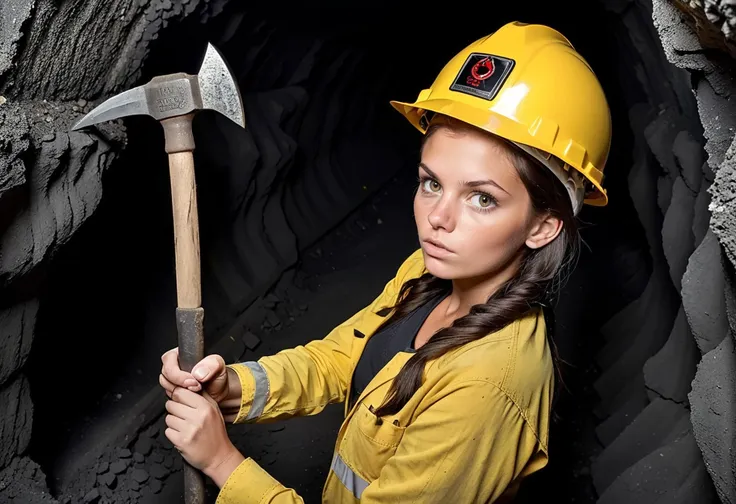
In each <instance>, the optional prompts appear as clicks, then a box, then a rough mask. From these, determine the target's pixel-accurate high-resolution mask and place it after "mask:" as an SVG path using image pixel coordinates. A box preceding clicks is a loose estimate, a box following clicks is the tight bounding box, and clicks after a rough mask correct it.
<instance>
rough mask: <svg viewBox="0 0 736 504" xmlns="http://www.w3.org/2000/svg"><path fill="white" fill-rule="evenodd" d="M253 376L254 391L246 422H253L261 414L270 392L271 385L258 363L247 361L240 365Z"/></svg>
mask: <svg viewBox="0 0 736 504" xmlns="http://www.w3.org/2000/svg"><path fill="white" fill-rule="evenodd" d="M242 364H243V365H244V366H246V367H247V368H248V369H250V372H251V373H252V374H253V378H254V379H255V381H256V390H255V392H254V393H253V402H252V403H251V405H250V411H249V412H248V416H246V417H245V419H246V420H253V419H254V418H258V417H259V416H261V415H262V414H263V408H265V407H266V401H268V394H269V392H270V387H271V385H270V384H269V383H268V375H267V374H266V370H265V369H263V366H261V365H260V364H259V363H257V362H255V361H248V362H243V363H242Z"/></svg>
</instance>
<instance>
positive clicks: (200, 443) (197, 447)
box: [165, 387, 244, 488]
mask: <svg viewBox="0 0 736 504" xmlns="http://www.w3.org/2000/svg"><path fill="white" fill-rule="evenodd" d="M170 397H171V398H170V400H168V401H166V411H168V413H169V414H168V415H166V425H167V428H166V431H165V435H166V437H167V438H168V440H169V441H171V443H172V444H173V445H174V447H175V448H176V449H177V450H178V451H179V453H181V455H182V457H184V459H185V460H186V461H187V462H188V463H189V464H190V465H191V466H193V467H195V468H196V469H199V470H200V471H202V472H203V473H204V474H205V475H206V476H208V477H209V478H211V479H212V481H213V482H214V483H215V484H216V485H217V486H218V487H220V488H222V485H224V484H225V481H227V478H228V477H229V476H230V474H231V473H232V472H233V471H234V470H235V468H236V467H238V465H239V464H240V463H241V462H242V461H243V460H244V457H243V455H242V454H241V453H240V452H239V451H238V449H237V448H235V446H234V445H233V444H232V442H231V441H230V438H229V437H228V435H227V430H226V428H225V421H224V419H223V416H222V413H221V412H220V408H219V406H218V404H217V402H216V401H215V400H214V399H213V398H212V397H210V396H209V394H207V393H206V392H204V393H202V394H199V393H197V392H193V391H191V390H188V389H186V388H183V387H175V388H174V389H173V391H172V392H171V395H170Z"/></svg>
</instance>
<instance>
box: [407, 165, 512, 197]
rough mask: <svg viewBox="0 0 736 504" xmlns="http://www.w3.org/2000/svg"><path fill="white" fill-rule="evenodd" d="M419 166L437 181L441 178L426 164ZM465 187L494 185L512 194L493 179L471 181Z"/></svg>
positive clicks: (465, 183)
mask: <svg viewBox="0 0 736 504" xmlns="http://www.w3.org/2000/svg"><path fill="white" fill-rule="evenodd" d="M419 166H420V167H422V168H423V169H424V171H426V172H427V173H429V176H430V177H432V178H436V179H437V180H439V177H438V176H437V175H436V174H435V173H434V172H433V171H432V170H430V169H429V167H428V166H427V165H426V164H424V163H419ZM463 185H464V186H466V187H479V186H484V185H492V186H494V187H497V188H499V189H500V190H502V191H503V192H505V193H506V194H508V195H509V196H511V194H509V192H508V191H507V190H506V189H504V188H503V187H501V186H500V185H498V184H497V183H496V182H494V181H493V180H491V179H488V180H471V181H469V182H463Z"/></svg>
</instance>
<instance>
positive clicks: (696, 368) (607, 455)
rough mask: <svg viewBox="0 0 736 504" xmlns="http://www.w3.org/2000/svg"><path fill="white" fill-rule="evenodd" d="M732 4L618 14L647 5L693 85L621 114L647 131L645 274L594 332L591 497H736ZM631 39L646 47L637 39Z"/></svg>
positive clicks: (638, 190)
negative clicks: (597, 338) (637, 290)
mask: <svg viewBox="0 0 736 504" xmlns="http://www.w3.org/2000/svg"><path fill="white" fill-rule="evenodd" d="M731 3H732V2H709V1H705V2H704V3H703V2H700V1H691V2H689V3H688V2H680V1H674V2H670V1H667V0H654V2H653V4H652V5H651V6H648V5H647V3H646V2H628V3H627V4H626V5H627V7H626V8H622V7H621V5H620V4H617V7H616V8H615V9H616V10H617V11H618V12H619V13H621V14H622V15H623V17H624V23H625V24H626V25H627V26H629V27H631V26H636V25H641V20H640V19H638V18H639V17H640V16H641V15H642V14H644V12H646V11H648V10H649V9H650V8H651V16H652V21H653V26H654V27H655V29H656V34H657V35H658V36H659V38H660V39H661V44H662V49H663V53H664V55H665V56H666V58H667V61H669V62H670V63H671V64H673V66H672V67H671V68H672V69H671V70H669V72H668V73H669V75H670V81H669V82H671V83H678V82H679V83H680V84H679V85H677V84H676V85H675V87H676V88H680V87H681V86H686V87H688V88H692V95H691V96H687V94H686V93H682V92H676V93H670V94H665V93H662V94H654V93H649V94H648V96H647V100H648V101H649V102H650V103H649V105H650V106H652V108H654V111H652V112H648V111H647V107H646V106H643V105H641V104H639V105H636V106H632V109H631V110H632V113H631V115H630V117H631V123H632V129H633V131H634V132H635V134H636V132H637V131H643V136H644V140H642V141H637V140H635V145H637V147H636V148H635V151H634V169H633V170H632V172H631V174H630V176H629V186H630V194H631V196H632V199H633V202H634V206H635V207H636V209H637V212H638V214H639V218H640V220H641V222H642V224H643V225H644V227H645V229H646V230H647V237H648V239H649V245H650V252H651V254H652V260H653V261H654V270H653V273H652V276H651V278H650V284H649V286H648V288H647V289H646V290H645V292H644V293H643V294H642V296H641V297H640V298H639V300H637V301H635V302H634V303H632V304H631V305H630V306H628V307H627V308H626V309H625V310H623V311H622V312H620V313H619V314H618V315H616V316H614V317H613V318H612V319H611V320H609V321H608V323H607V324H606V326H604V328H603V331H602V334H603V337H604V338H605V340H606V341H607V344H606V345H604V346H603V347H602V349H601V351H600V353H599V354H598V359H597V360H598V364H599V366H600V367H601V368H602V374H601V377H600V378H599V380H598V382H596V388H597V390H598V392H599V394H600V396H601V404H600V405H599V407H598V409H597V412H598V414H599V415H600V417H601V420H602V422H601V424H600V426H599V427H598V429H597V430H596V432H597V435H598V437H599V441H600V442H601V443H602V444H603V445H604V450H603V452H602V453H601V456H600V457H599V458H598V459H597V460H595V462H594V463H593V465H592V475H593V481H594V483H595V485H596V490H597V491H598V493H599V495H600V500H599V502H601V503H618V502H642V503H644V502H695V501H697V502H713V501H714V500H715V499H716V495H717V497H718V498H720V500H721V502H724V503H733V502H736V497H735V496H736V484H735V483H734V482H735V481H736V478H734V468H735V467H736V465H735V463H734V459H733V455H732V449H731V447H732V446H733V444H734V439H735V438H734V435H735V432H736V431H735V430H734V429H733V428H732V427H733V423H734V419H733V418H732V417H733V414H732V413H733V411H734V393H733V390H732V389H733V386H732V385H733V381H734V378H733V376H734V374H735V372H734V370H733V353H732V352H731V351H730V350H729V349H732V348H733V337H731V336H730V335H729V331H730V328H729V320H728V311H727V300H728V299H730V298H733V293H732V292H730V291H729V289H730V283H729V282H728V281H727V278H726V275H727V274H728V273H727V272H728V271H731V270H732V268H733V266H734V264H736V261H734V259H735V258H736V254H734V251H735V250H736V246H735V242H734V240H735V239H736V229H734V227H733V226H734V222H736V218H734V216H735V215H736V208H734V206H733V205H734V203H733V202H734V194H736V185H734V167H735V166H736V165H734V164H733V152H732V151H733V149H734V147H733V143H732V142H733V139H734V127H736V107H734V101H733V100H732V99H731V93H732V92H734V84H735V82H734V79H733V75H734V72H733V70H734V68H736V67H735V66H734V61H733V59H732V58H731V57H732V56H736V52H734V51H733V47H734V46H733V33H732V27H733V22H734V21H733V20H734V16H733V14H734V12H733V6H732V5H731ZM612 8H613V7H612ZM639 9H641V10H639ZM719 30H720V32H719ZM631 33H633V31H632V32H631ZM632 42H633V44H634V45H638V46H639V47H640V48H641V47H643V46H642V45H641V40H637V39H636V38H635V37H634V36H632ZM652 57H653V56H652V55H651V54H650V53H648V52H647V51H643V54H642V55H641V56H638V55H637V58H636V59H637V60H638V59H639V58H641V59H643V60H645V61H646V60H647V59H649V60H650V65H651V66H652V67H653V68H655V65H653V64H652V63H651V59H652ZM635 64H636V63H635ZM657 67H658V65H657ZM678 68H679V69H683V70H682V71H680V70H677V69H678ZM673 69H674V70H673ZM690 72H693V73H692V74H690ZM644 75H645V74H643V73H642V72H638V73H637V76H638V77H639V78H640V79H642V77H644ZM643 85H644V87H645V88H651V85H648V84H647V83H646V82H643ZM693 109H696V110H697V116H698V119H699V120H698V121H693V120H692V111H693ZM699 124H702V129H701V128H700V126H699ZM642 126H643V127H642ZM644 144H645V145H646V146H647V147H648V149H645V148H643V147H642V145H644ZM647 150H649V152H648V151H647ZM653 160H654V161H653ZM654 194H656V200H655V199H654V198H653V195H654ZM709 200H710V201H709ZM655 202H656V203H655ZM655 205H656V206H655ZM664 267H666V268H667V269H668V271H669V275H668V277H669V278H667V277H665V276H664V274H663V269H664ZM656 291H659V292H663V293H664V292H668V293H671V294H675V295H674V296H671V297H664V298H663V297H661V296H655V295H654V294H653V293H654V292H656ZM663 299H669V300H670V303H669V304H663ZM654 320H657V323H656V325H655V322H654ZM667 321H669V322H670V323H669V324H668V323H667ZM654 327H657V328H659V329H658V330H654ZM665 330H666V331H667V335H666V337H664V338H663V332H664V331H665ZM634 355H636V356H637V357H636V358H635V357H633V356H634ZM643 357H644V358H645V362H644V364H643V380H639V379H636V380H629V381H627V380H625V379H624V380H616V379H615V378H616V377H620V378H623V377H625V376H626V375H628V376H632V375H634V376H635V375H636V373H637V369H639V367H640V366H641V365H642V360H641V359H642V358H643ZM622 369H627V370H628V371H627V373H626V374H624V373H623V372H622V371H621V370H622ZM642 386H643V387H645V390H646V394H643V391H642V390H641V389H639V388H637V387H642ZM688 404H689V407H690V409H689V410H688V409H686V407H687V406H688ZM670 410H672V411H670ZM677 412H679V413H677ZM705 474H708V475H709V478H706V477H705ZM695 496H697V497H695ZM688 499H693V500H688Z"/></svg>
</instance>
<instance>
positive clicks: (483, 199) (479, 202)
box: [471, 194, 495, 208]
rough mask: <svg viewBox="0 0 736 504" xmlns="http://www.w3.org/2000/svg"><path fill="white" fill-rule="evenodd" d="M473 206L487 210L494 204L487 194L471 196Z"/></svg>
mask: <svg viewBox="0 0 736 504" xmlns="http://www.w3.org/2000/svg"><path fill="white" fill-rule="evenodd" d="M471 201H473V204H474V205H475V206H477V207H480V208H488V207H490V206H492V205H493V204H494V203H495V200H494V199H493V198H492V197H491V196H489V195H487V194H476V195H474V196H473V198H472V200H471Z"/></svg>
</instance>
